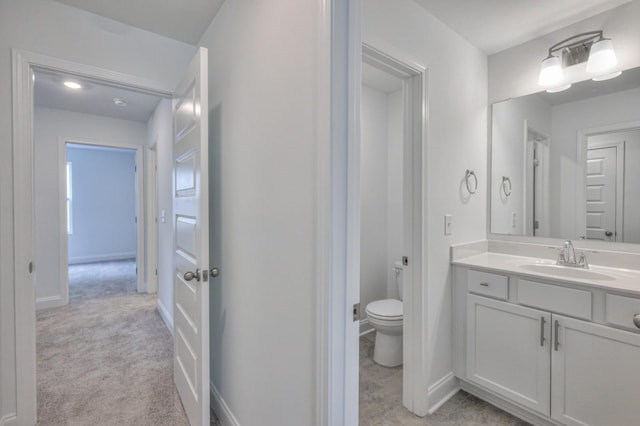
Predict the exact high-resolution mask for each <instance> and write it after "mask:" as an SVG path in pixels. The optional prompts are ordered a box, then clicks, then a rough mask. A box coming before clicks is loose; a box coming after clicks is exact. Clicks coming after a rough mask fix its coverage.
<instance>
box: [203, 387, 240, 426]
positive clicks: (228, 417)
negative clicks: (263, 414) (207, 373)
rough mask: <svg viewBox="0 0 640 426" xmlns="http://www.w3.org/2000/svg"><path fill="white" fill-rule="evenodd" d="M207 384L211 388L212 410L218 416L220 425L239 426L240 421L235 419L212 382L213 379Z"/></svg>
mask: <svg viewBox="0 0 640 426" xmlns="http://www.w3.org/2000/svg"><path fill="white" fill-rule="evenodd" d="M209 386H210V388H211V402H212V403H213V411H214V412H215V413H216V416H218V420H220V424H222V426H240V422H238V419H236V416H234V415H233V413H232V412H231V409H230V408H229V406H228V405H227V403H226V401H225V400H224V399H223V398H222V395H220V392H218V389H217V388H216V386H215V385H214V384H213V381H209Z"/></svg>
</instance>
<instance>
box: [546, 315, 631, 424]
mask: <svg viewBox="0 0 640 426" xmlns="http://www.w3.org/2000/svg"><path fill="white" fill-rule="evenodd" d="M552 321H553V326H552V328H553V330H552V331H553V342H552V346H553V349H552V351H551V365H552V369H551V372H552V374H551V382H552V388H551V416H552V417H553V418H554V419H555V420H558V421H559V422H561V423H563V424H566V425H580V426H585V425H588V426H612V425H619V426H626V425H629V426H630V425H638V424H640V393H639V392H638V387H639V386H640V367H639V365H640V335H639V334H635V333H630V332H627V331H622V330H617V329H613V328H610V327H606V326H602V325H599V324H594V323H590V322H585V321H580V320H576V319H573V318H567V317H563V316H560V315H553V316H552ZM556 324H557V325H556ZM556 339H557V349H556Z"/></svg>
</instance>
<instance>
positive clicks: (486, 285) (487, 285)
mask: <svg viewBox="0 0 640 426" xmlns="http://www.w3.org/2000/svg"><path fill="white" fill-rule="evenodd" d="M480 285H481V286H482V287H489V283H480Z"/></svg>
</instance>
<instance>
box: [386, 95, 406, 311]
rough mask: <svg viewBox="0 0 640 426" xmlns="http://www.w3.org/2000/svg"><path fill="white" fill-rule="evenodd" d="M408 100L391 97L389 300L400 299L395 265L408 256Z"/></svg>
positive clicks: (389, 145) (388, 97)
mask: <svg viewBox="0 0 640 426" xmlns="http://www.w3.org/2000/svg"><path fill="white" fill-rule="evenodd" d="M403 109H404V101H403V96H402V90H398V91H395V92H393V93H390V94H389V95H388V96H387V116H388V117H387V262H386V266H387V297H390V298H394V299H398V298H399V297H400V296H399V295H398V286H397V285H396V273H395V269H394V264H395V262H397V261H399V260H402V255H403V253H404V239H403V235H402V231H403V229H404V225H403V222H404V218H403V212H404V209H403V207H404V199H403V183H402V179H403V173H404V172H403V166H402V162H403V160H404V157H403V156H404V151H403V144H404V111H403Z"/></svg>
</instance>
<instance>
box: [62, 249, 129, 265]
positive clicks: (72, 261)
mask: <svg viewBox="0 0 640 426" xmlns="http://www.w3.org/2000/svg"><path fill="white" fill-rule="evenodd" d="M135 258H136V252H135V251H131V252H125V253H106V254H92V255H89V256H74V257H69V265H77V264H80V263H94V262H108V261H111V260H125V259H135Z"/></svg>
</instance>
